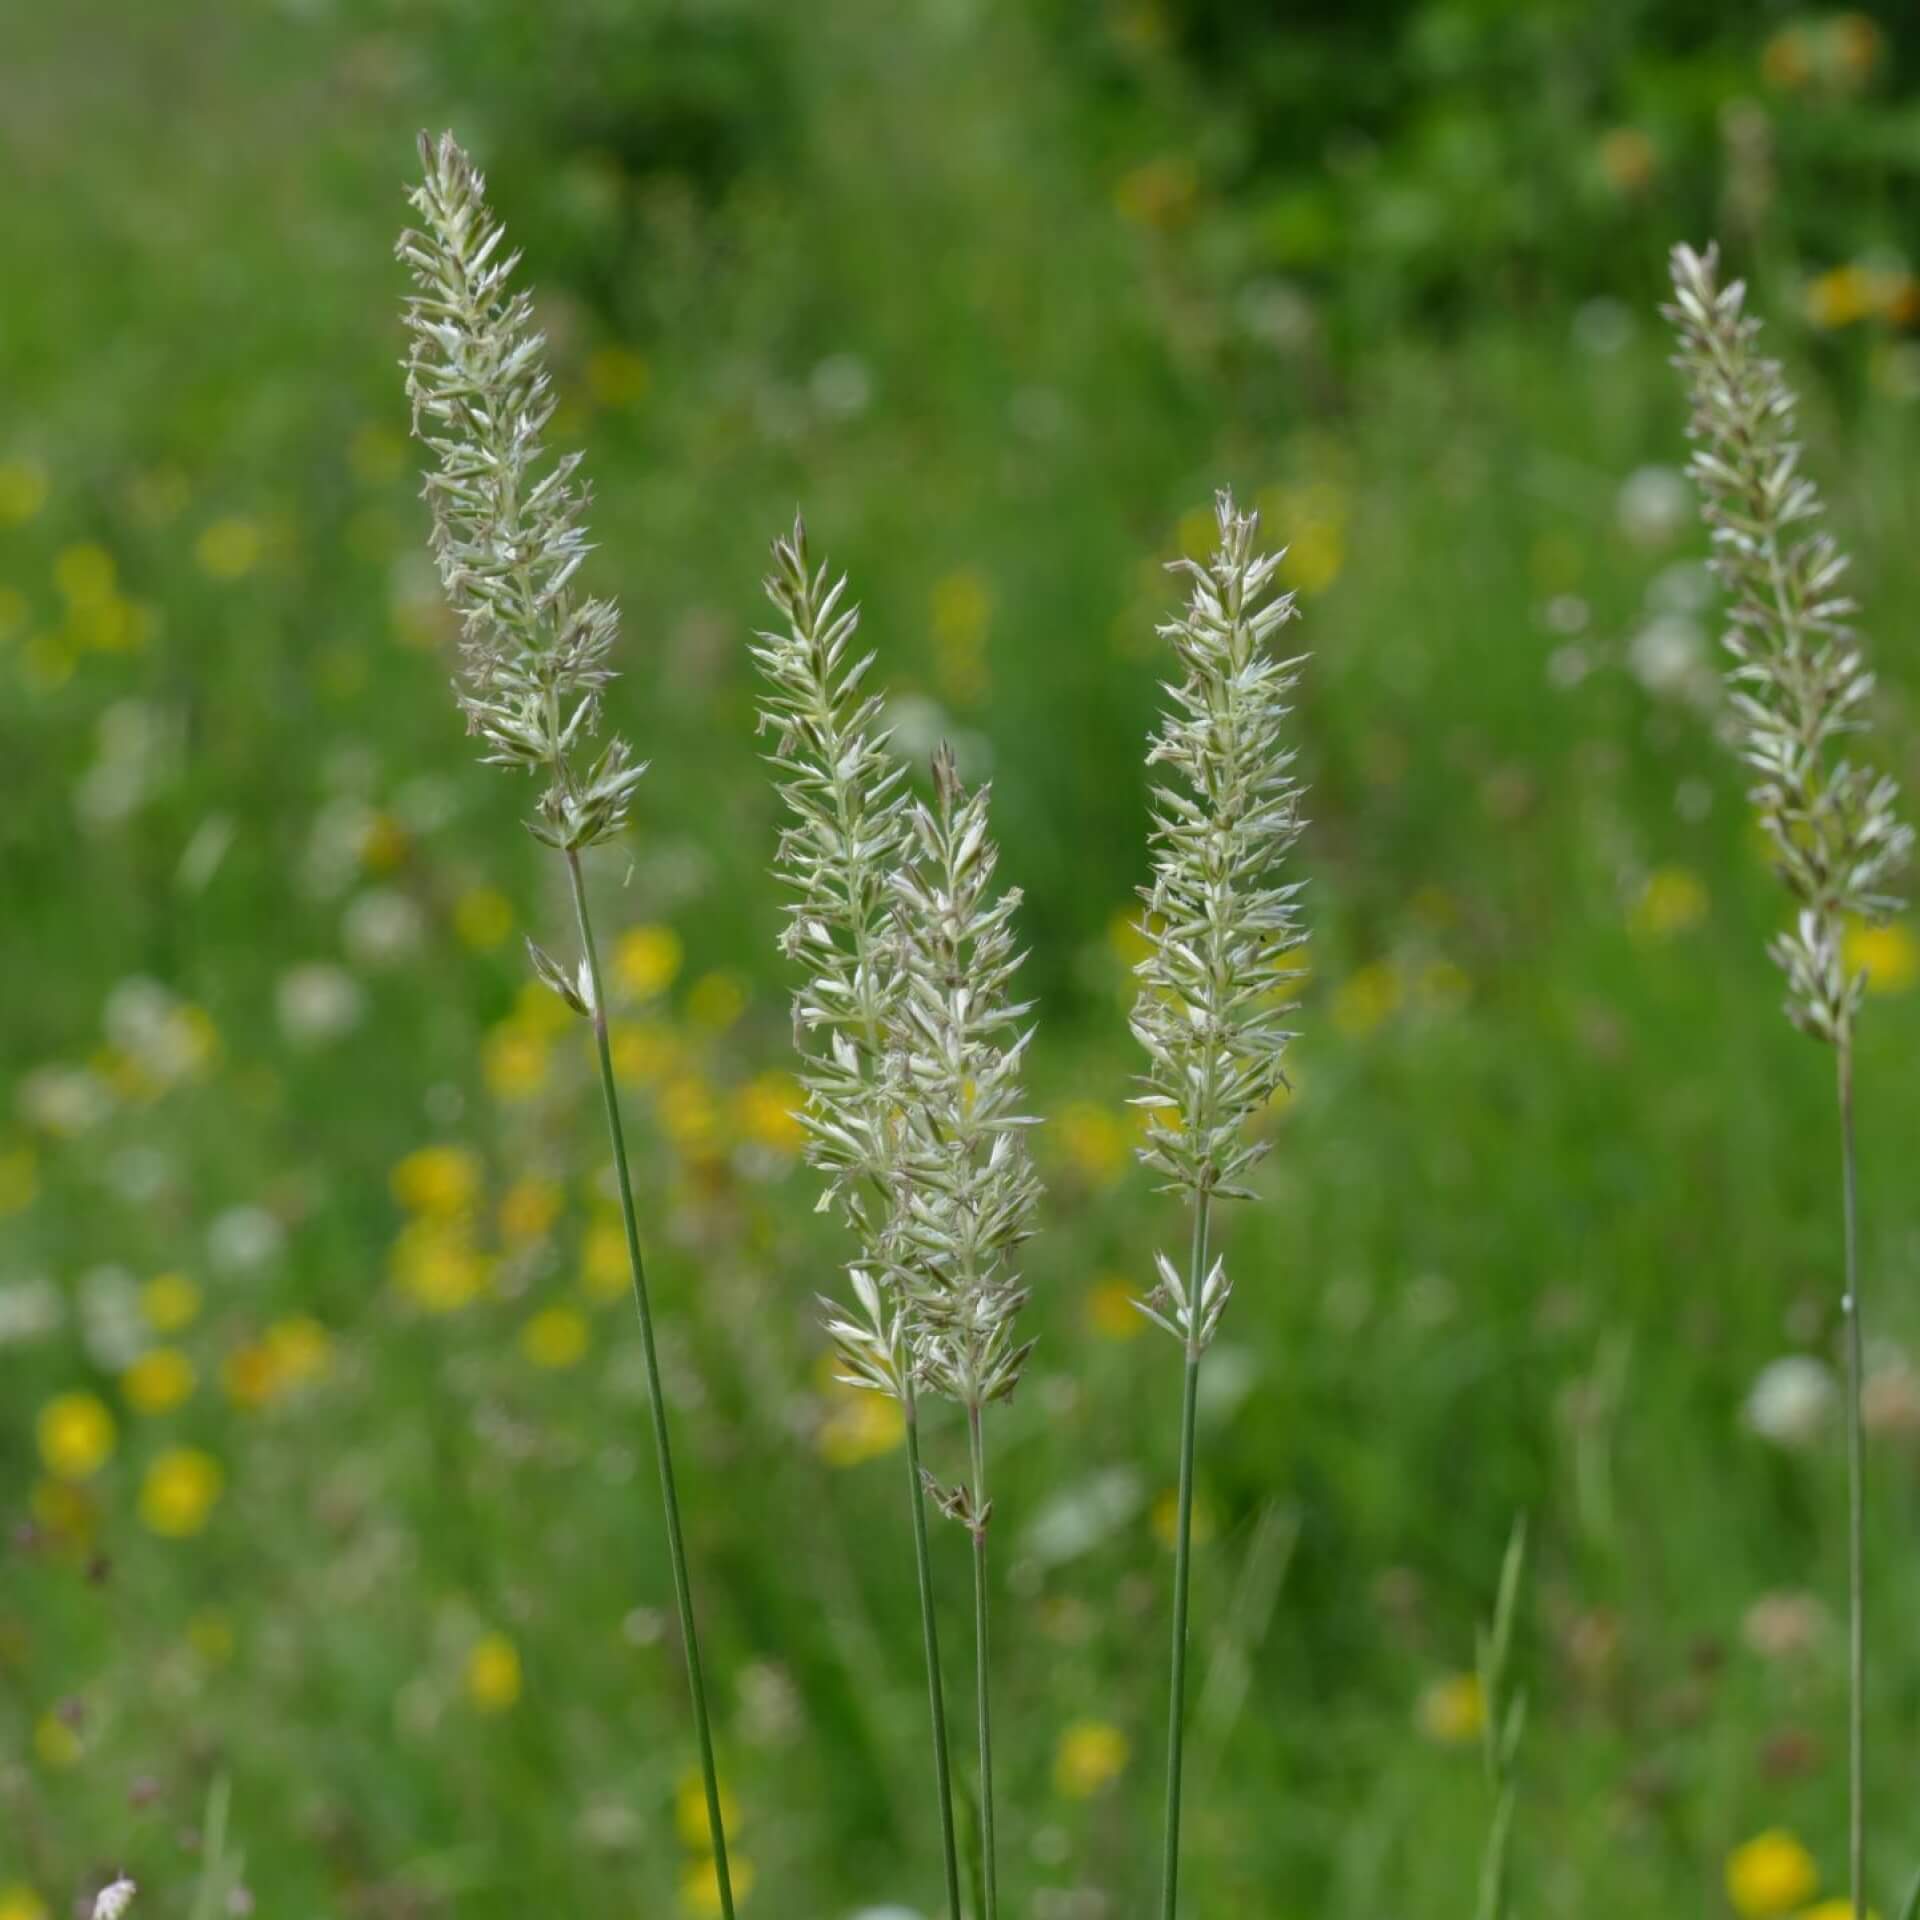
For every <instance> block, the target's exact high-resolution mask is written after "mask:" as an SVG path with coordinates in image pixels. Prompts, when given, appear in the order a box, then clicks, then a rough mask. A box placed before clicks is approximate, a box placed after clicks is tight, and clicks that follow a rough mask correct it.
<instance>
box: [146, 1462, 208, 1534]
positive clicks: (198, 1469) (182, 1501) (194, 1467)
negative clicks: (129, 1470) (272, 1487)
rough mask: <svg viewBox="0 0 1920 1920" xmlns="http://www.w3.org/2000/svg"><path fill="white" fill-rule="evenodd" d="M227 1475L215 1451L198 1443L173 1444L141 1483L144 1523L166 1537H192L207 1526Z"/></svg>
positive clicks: (151, 1530) (149, 1469) (154, 1531)
mask: <svg viewBox="0 0 1920 1920" xmlns="http://www.w3.org/2000/svg"><path fill="white" fill-rule="evenodd" d="M226 1478H227V1477H226V1474H225V1472H224V1470H223V1469H222V1468H221V1465H220V1463H219V1461H217V1460H216V1459H214V1458H213V1456H212V1455H211V1454H206V1453H202V1452H201V1451H200V1450H199V1449H198V1448H197V1447H173V1448H170V1449H169V1450H168V1451H167V1452H165V1453H163V1454H161V1455H160V1456H159V1457H158V1458H157V1459H155V1461H154V1463H153V1464H152V1466H150V1467H149V1468H148V1469H147V1477H146V1479H145V1480H143V1481H142V1482H141V1484H140V1519H141V1523H142V1524H143V1525H144V1526H145V1527H146V1528H147V1529H148V1530H149V1531H150V1532H153V1533H157V1534H159V1535H160V1536H161V1537H162V1538H163V1539H168V1540H186V1539H190V1538H191V1537H192V1536H193V1535H194V1534H196V1533H199V1532H200V1531H201V1530H202V1529H203V1528H204V1527H205V1526H206V1524H207V1516H208V1515H209V1514H210V1513H211V1512H212V1511H213V1509H214V1507H215V1505H216V1504H217V1503H218V1501H219V1499H220V1495H221V1493H222V1492H223V1491H224V1489H225V1487H226Z"/></svg>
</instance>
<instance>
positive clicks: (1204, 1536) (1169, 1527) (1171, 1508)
mask: <svg viewBox="0 0 1920 1920" xmlns="http://www.w3.org/2000/svg"><path fill="white" fill-rule="evenodd" d="M1147 1524H1148V1525H1149V1526H1151V1527H1152V1529H1153V1537H1154V1538H1155V1539H1156V1540H1158V1541H1159V1542H1160V1544H1161V1545H1162V1546H1163V1547H1165V1548H1166V1550H1167V1551H1168V1552H1169V1553H1171V1552H1172V1551H1173V1550H1174V1548H1175V1547H1176V1546H1178V1545H1179V1543H1180V1491H1179V1489H1178V1488H1177V1487H1169V1488H1168V1489H1167V1490H1166V1492H1165V1493H1163V1494H1162V1495H1161V1496H1160V1497H1159V1499H1157V1500H1156V1501H1155V1502H1154V1503H1153V1511H1152V1512H1151V1513H1150V1514H1149V1515H1148V1516H1147ZM1213 1533H1214V1521H1213V1504H1212V1502H1211V1501H1209V1500H1208V1498H1207V1496H1206V1495H1205V1494H1204V1493H1201V1492H1199V1491H1198V1490H1197V1489H1196V1490H1195V1492H1194V1496H1193V1544H1194V1545H1195V1546H1196V1547H1200V1546H1205V1545H1206V1543H1207V1542H1208V1541H1209V1540H1211V1539H1212V1538H1213Z"/></svg>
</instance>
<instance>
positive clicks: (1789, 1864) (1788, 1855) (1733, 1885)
mask: <svg viewBox="0 0 1920 1920" xmlns="http://www.w3.org/2000/svg"><path fill="white" fill-rule="evenodd" d="M1726 1878H1727V1898H1728V1899H1729V1900H1731V1901H1732V1902H1733V1907H1734V1911H1735V1912H1736V1913H1738V1914H1740V1915H1741V1916H1742V1920H1770V1916H1772V1915H1774V1914H1781V1913H1791V1912H1792V1911H1793V1910H1794V1908H1796V1907H1802V1906H1805V1905H1806V1903H1807V1902H1808V1901H1809V1900H1811V1899H1812V1898H1813V1895H1814V1891H1815V1889H1816V1888H1817V1887H1818V1886H1819V1884H1820V1869H1819V1868H1818V1867H1817V1866H1815V1865H1814V1860H1813V1855H1812V1854H1810V1853H1809V1852H1808V1851H1807V1849H1806V1847H1805V1846H1804V1845H1803V1844H1802V1843H1801V1841H1800V1839H1799V1837H1798V1836H1797V1835H1795V1834H1792V1833H1789V1832H1788V1831H1787V1829H1786V1828H1785V1827H1769V1828H1767V1830H1766V1831H1765V1832H1764V1833H1757V1834H1755V1835H1754V1837H1753V1838H1752V1839H1751V1840H1747V1841H1743V1842H1742V1843H1741V1844H1740V1845H1739V1846H1737V1847H1735V1848H1734V1850H1733V1851H1732V1852H1731V1853H1730V1854H1728V1855H1727V1874H1726Z"/></svg>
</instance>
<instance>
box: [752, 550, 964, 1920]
mask: <svg viewBox="0 0 1920 1920" xmlns="http://www.w3.org/2000/svg"><path fill="white" fill-rule="evenodd" d="M766 590H767V597H768V598H769V599H770V600H771V601H772V602H773V604H774V605H775V606H776V607H777V608H778V609H779V610H780V612H781V614H782V615H783V616H784V617H785V621H786V631H785V632H784V633H762V634H760V635H759V636H758V641H757V644H756V645H755V646H754V647H753V649H752V651H753V658H754V660H755V662H756V664H757V665H758V666H759V668H760V671H761V673H762V674H763V675H764V676H765V678H766V680H767V683H768V692H767V693H766V695H765V697H764V698H763V700H762V702H761V707H760V720H759V724H760V730H761V732H763V733H771V734H773V735H774V736H775V740H776V745H775V748H774V751H773V753H772V754H771V755H770V756H769V759H770V760H771V762H772V764H773V766H774V768H775V769H776V771H777V773H778V774H779V775H780V778H779V781H778V783H777V784H778V786H779V790H780V795H781V798H782V799H783V800H784V801H785V802H786V805H787V808H788V811H789V812H790V813H791V815H792V816H793V819H792V824H791V825H789V826H788V827H787V828H786V830H785V831H784V832H783V833H782V834H781V837H780V845H779V851H778V854H777V856H776V860H775V871H776V873H777V874H778V875H779V877H780V878H781V879H782V880H783V881H785V882H786V884H787V885H788V886H789V887H790V888H791V890H792V896H793V897H792V899H791V900H790V901H789V903H788V907H787V923H786V926H785V928H784V929H783V931H782V933H781V937H780V947H781V951H782V952H783V953H785V954H786V955H787V957H788V958H789V959H790V960H793V961H796V962H797V963H798V964H799V965H800V966H801V967H802V968H803V969H804V974H803V978H802V982H801V985H800V987H799V988H798V990H797V991H796V992H795V994H794V997H793V1026H794V1044H795V1046H796V1048H797V1049H798V1050H799V1052H800V1054H801V1056H802V1058H803V1060H804V1062H805V1066H804V1070H803V1072H802V1075H801V1083H802V1085H803V1086H804V1087H805V1088H806V1091H807V1100H808V1104H807V1108H806V1110H805V1111H804V1112H803V1113H802V1115H801V1119H802V1121H803V1122H804V1124H805V1126H806V1128H807V1132H808V1148H807V1157H808V1159H809V1161H810V1162H811V1163H812V1164H813V1165H814V1166H816V1167H818V1168H819V1169H820V1170H821V1171H822V1172H823V1173H825V1175H826V1176H827V1189H826V1192H825V1193H824V1194H823V1195H822V1196H821V1205H822V1206H823V1207H825V1206H829V1205H834V1204H837V1205H838V1206H839V1209H840V1211H841V1213H842V1215H843V1216H844V1218H845V1220H846V1223H847V1225H848V1227H849V1228H850V1229H851V1231H852V1234H853V1238H854V1244H855V1246H856V1248H857V1249H858V1258H857V1259H856V1260H854V1261H853V1262H852V1263H850V1264H849V1266H848V1268H847V1273H848V1278H849V1281H850V1283H851V1286H852V1289H853V1303H852V1304H851V1305H846V1304H843V1303H841V1302H839V1301H835V1300H830V1299H825V1298H823V1299H822V1302H821V1304H822V1305H823V1306H824V1307H825V1309H826V1316H827V1319H826V1325H827V1331H828V1333H829V1335H830V1336H831V1338H832V1339H833V1342H834V1345H835V1348H836V1349H837V1351H838V1353H839V1357H840V1361H841V1365H842V1367H843V1369H844V1372H843V1374H842V1376H841V1377H842V1378H843V1379H845V1380H847V1381H848V1382H849V1383H850V1384H852V1385H854V1386H857V1387H864V1388H866V1389H868V1390H870V1391H872V1392H876V1393H883V1394H886V1395H889V1396H890V1397H891V1398H893V1399H895V1400H897V1401H899V1403H900V1409H901V1413H902V1416H903V1418H904V1423H905V1428H906V1452H907V1501H908V1506H909V1510H910V1515H911V1519H912V1524H913V1541H914V1559H915V1564H916V1566H917V1569H918V1573H919V1584H920V1626H921V1640H922V1648H923V1652H924V1654H925V1658H926V1667H927V1691H928V1697H929V1702H930V1707H931V1712H932V1721H933V1756H934V1778H935V1789H936V1793H937V1796H938V1801H939V1813H940V1832H941V1841H942V1845H943V1848H944V1855H945V1868H946V1885H947V1908H948V1913H949V1915H950V1916H951V1920H959V1916H960V1868H959V1851H958V1846H957V1843H956V1840H955V1836H954V1824H953V1790H952V1782H951V1777H950V1772H949V1766H948V1758H947V1722H946V1692H945V1686H944V1683H943V1681H942V1678H941V1669H940V1639H939V1630H938V1626H937V1623H936V1620H935V1614H934V1605H933V1573H932V1566H931V1562H930V1559H929V1555H928V1547H927V1516H926V1495H925V1491H924V1489H923V1486H922V1474H921V1466H920V1416H919V1400H918V1393H917V1388H916V1384H915V1380H914V1372H913V1366H912V1359H911V1355H910V1353H909V1351H908V1344H907V1333H906V1314H905V1309H904V1306H903V1303H902V1300H901V1297H900V1290H899V1287H898V1285H897V1284H896V1278H895V1273H894V1260H893V1240H894V1236H895V1232H896V1229H897V1225H898V1219H899V1211H900V1197H901V1185H900V1169H899V1166H898V1161H899V1153H900V1147H901V1144H902V1132H901V1129H902V1122H901V1118H900V1111H901V1090H900V1088H899V1086H898V1084H897V1082H898V1079H899V1075H898V1074H897V1072H896V1071H895V1070H894V1063H895V1060H896V1054H895V1052H894V1050H893V1047H892V1044H891V1042H892V1035H893V1033H894V1030H895V1028H896V1026H897V1024H898V1020H899V1015H900V1007H901V998H902V992H903V989H904V985H905V981H904V977H903V975H902V973H901V971H900V965H899V955H898V951H897V945H898V943H897V939H896V933H895V923H894V905H893V874H894V872H895V869H896V868H897V867H898V866H899V864H900V862H901V860H902V859H903V858H904V857H905V855H906V851H907V844H908V837H909V827H908V822H907V794H906V791H905V785H904V776H905V772H906V769H905V767H904V765H903V764H902V763H901V762H900V761H899V760H898V759H896V758H895V757H894V755H893V754H892V753H890V752H889V751H888V749H887V736H886V731H885V729H884V728H883V727H882V725H881V701H880V697H879V696H878V695H877V694H873V693H867V692H864V691H863V690H862V688H863V684H864V682H865V679H866V676H867V673H868V671H869V670H870V669H871V667H872V665H873V658H874V656H873V655H872V654H871V653H868V654H865V655H863V656H861V657H859V658H851V657H850V649H851V647H852V645H853V641H854V638H855V635H856V634H857V632H858V630H859V622H860V614H859V609H858V608H857V607H855V606H852V605H849V604H846V590H847V582H846V578H845V576H844V575H842V576H841V577H840V578H839V579H837V580H835V579H832V578H831V575H830V571H829V569H828V568H826V567H824V566H822V567H820V568H818V569H816V568H815V567H814V566H813V564H812V562H811V560H810V559H809V558H808V555H807V535H806V528H805V526H804V525H803V523H802V522H801V520H800V518H799V516H798V515H796V516H795V518H794V523H793V532H792V533H791V535H789V536H788V537H786V538H784V539H780V540H776V541H775V542H774V545H773V572H772V573H771V574H770V575H769V577H768V579H767V582H766Z"/></svg>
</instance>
